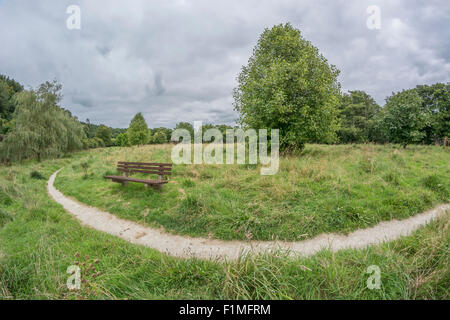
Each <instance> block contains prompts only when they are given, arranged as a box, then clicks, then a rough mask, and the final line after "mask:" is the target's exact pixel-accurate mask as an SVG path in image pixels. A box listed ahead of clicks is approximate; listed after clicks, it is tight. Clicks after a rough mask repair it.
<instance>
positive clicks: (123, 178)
mask: <svg viewBox="0 0 450 320" xmlns="http://www.w3.org/2000/svg"><path fill="white" fill-rule="evenodd" d="M105 178H106V179H111V180H118V181H131V182H140V183H146V184H164V183H167V182H168V181H164V180H145V179H136V178H131V177H124V176H105Z"/></svg>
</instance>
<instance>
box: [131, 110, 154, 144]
mask: <svg viewBox="0 0 450 320" xmlns="http://www.w3.org/2000/svg"><path fill="white" fill-rule="evenodd" d="M127 136H128V143H129V144H130V145H132V146H134V145H143V144H146V143H148V142H149V140H150V131H149V130H148V126H147V123H146V122H145V119H144V116H143V115H142V113H140V112H139V113H137V114H136V115H135V116H134V118H133V119H132V120H131V122H130V126H129V128H128V130H127Z"/></svg>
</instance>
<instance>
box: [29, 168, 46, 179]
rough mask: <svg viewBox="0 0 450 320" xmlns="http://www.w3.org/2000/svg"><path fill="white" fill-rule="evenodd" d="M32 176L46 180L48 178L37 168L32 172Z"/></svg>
mask: <svg viewBox="0 0 450 320" xmlns="http://www.w3.org/2000/svg"><path fill="white" fill-rule="evenodd" d="M30 178H31V179H37V180H45V179H46V178H45V177H44V176H43V175H42V174H41V173H40V172H39V171H36V170H34V171H32V172H31V173H30Z"/></svg>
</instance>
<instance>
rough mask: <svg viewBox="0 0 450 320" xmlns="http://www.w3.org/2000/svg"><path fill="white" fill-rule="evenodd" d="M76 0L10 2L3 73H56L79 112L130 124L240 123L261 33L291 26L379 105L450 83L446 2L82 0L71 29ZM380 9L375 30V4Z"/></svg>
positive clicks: (0, 10)
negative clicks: (243, 78)
mask: <svg viewBox="0 0 450 320" xmlns="http://www.w3.org/2000/svg"><path fill="white" fill-rule="evenodd" d="M70 4H74V1H72V0H63V1H56V0H42V1H39V2H37V1H33V2H30V1H25V0H17V1H1V0H0V28H1V30H3V31H2V33H0V41H1V43H7V44H8V45H7V46H3V47H2V48H1V49H0V73H4V74H7V75H9V76H12V77H14V78H15V79H17V80H18V81H20V82H22V83H24V84H25V85H31V86H36V85H38V84H39V83H41V82H43V81H45V80H49V79H53V78H55V77H56V78H57V79H58V80H59V81H60V82H61V83H62V84H63V90H64V92H63V93H64V100H63V105H64V106H65V107H67V108H68V109H70V110H71V111H72V113H73V114H75V115H77V116H78V117H79V118H80V119H86V118H89V119H90V120H91V121H92V122H93V123H105V124H108V125H110V126H115V127H126V126H128V124H129V121H130V120H131V118H132V117H133V115H134V114H135V113H136V112H142V113H143V114H144V116H145V117H146V119H147V121H148V123H149V125H150V126H151V127H159V126H169V127H173V126H174V125H175V124H176V122H179V121H194V120H202V121H204V122H217V123H227V124H231V125H232V124H233V123H234V122H235V121H236V119H237V118H238V115H237V114H236V112H235V111H234V110H233V106H232V102H233V99H232V95H231V92H232V89H233V88H234V87H235V86H236V76H237V75H238V73H239V71H240V69H241V66H242V65H244V64H246V63H247V61H248V58H249V56H250V55H251V53H252V48H253V46H254V45H255V44H256V42H257V40H258V36H259V35H260V33H261V32H262V31H263V30H264V28H266V27H271V26H272V25H274V24H279V23H283V22H291V23H292V25H294V26H295V27H298V28H299V29H301V30H302V33H303V35H304V37H305V38H306V39H308V40H310V41H311V42H312V43H313V44H314V45H315V46H317V47H318V48H319V49H320V51H321V52H322V53H323V54H324V56H325V57H326V58H327V59H328V60H329V62H330V63H332V64H335V65H336V66H337V67H338V68H339V69H340V70H341V76H340V81H341V83H342V89H343V90H344V91H346V90H355V89H361V90H366V91H367V92H368V93H369V94H371V95H372V96H374V98H376V100H377V101H378V102H379V103H383V101H384V98H385V97H386V96H388V95H389V94H391V92H392V91H398V90H400V89H403V88H408V87H414V86H415V85H417V84H422V83H433V82H438V81H441V82H447V81H449V75H450V54H449V52H450V34H449V32H450V6H449V4H448V1H444V0H442V1H441V0H436V1H428V2H423V1H419V0H414V1H410V0H403V1H395V2H394V1H388V0H379V1H372V0H371V1H368V0H361V1H359V0H358V1H357V0H355V1H347V0H338V1H333V2H330V1H325V0H317V1H306V0H305V1H297V0H296V1H294V0H286V1H256V0H250V1H245V2H244V1H217V2H211V1H208V0H196V1H191V0H168V1H156V0H155V1H146V0H130V1H127V2H126V3H125V2H123V1H119V0H115V1H106V0H98V1H88V0H80V1H75V4H78V5H80V7H81V19H82V24H81V30H79V31H76V30H68V29H67V28H66V27H65V21H66V18H67V14H66V13H65V11H66V8H67V6H68V5H70ZM372 4H376V5H378V6H379V7H380V8H381V18H382V28H381V30H368V29H367V27H366V19H367V14H366V8H367V7H368V6H369V5H372Z"/></svg>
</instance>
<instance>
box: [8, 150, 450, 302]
mask: <svg viewBox="0 0 450 320" xmlns="http://www.w3.org/2000/svg"><path fill="white" fill-rule="evenodd" d="M317 148H321V147H317ZM116 152H117V150H94V151H91V152H89V153H85V152H83V153H79V154H76V155H73V156H72V157H70V158H66V159H60V160H52V161H45V162H43V163H41V164H37V163H34V162H27V163H22V164H20V165H14V166H11V167H0V212H2V214H5V215H6V216H8V218H6V219H4V220H1V221H2V223H0V299H11V298H16V299H44V298H46V299H92V298H96V299H125V298H130V299H145V298H150V299H269V298H272V299H448V298H449V296H448V292H449V283H450V273H449V270H450V268H449V261H450V259H449V249H450V246H449V244H450V241H449V233H448V226H449V224H450V220H449V215H448V214H447V215H446V216H445V217H443V218H441V219H439V220H438V221H435V222H433V223H431V224H430V225H428V226H427V227H424V228H421V229H420V230H419V231H417V232H415V233H414V234H413V235H411V236H409V237H405V238H402V239H400V240H397V241H394V242H390V243H388V244H383V245H379V246H374V247H371V248H369V249H365V250H345V251H341V252H339V253H335V254H333V253H330V252H327V251H323V252H320V253H319V254H317V255H315V256H313V257H310V258H307V259H304V258H288V257H286V256H283V255H282V254H278V255H271V256H256V257H242V259H240V260H239V261H235V262H228V263H214V262H209V261H201V260H197V259H178V258H172V257H169V256H167V255H165V254H162V253H159V252H157V251H155V250H152V249H148V248H144V247H141V246H136V245H132V244H130V243H127V242H126V241H123V240H121V239H119V238H116V237H113V236H110V235H107V234H104V233H101V232H98V231H95V230H92V229H90V228H87V227H82V226H81V225H80V224H79V223H78V221H76V220H75V219H74V218H72V217H71V216H70V215H69V214H67V213H66V212H65V211H64V210H63V208H62V207H61V206H60V205H58V204H57V203H55V202H54V201H52V200H51V199H50V198H49V196H48V195H47V193H46V180H42V179H33V178H31V176H30V174H31V172H33V171H37V172H39V173H41V174H42V175H43V176H44V177H47V178H48V177H49V176H50V174H51V173H52V172H54V171H55V170H56V169H58V168H60V167H62V166H66V167H68V168H70V167H71V166H72V165H73V164H75V165H76V164H77V163H81V162H85V161H86V159H88V160H87V161H91V163H92V164H94V163H95V161H96V160H95V159H96V158H97V157H100V156H104V157H106V158H108V157H113V155H114V154H115V153H116ZM417 152H419V153H421V154H422V152H420V149H419V150H418V151H417ZM425 153H426V152H423V154H425ZM91 157H92V158H91ZM90 158H91V159H90ZM111 160H113V158H111ZM140 160H143V159H140ZM114 161H115V160H114ZM430 166H437V167H438V166H439V160H438V161H437V162H436V163H433V164H431V165H430ZM93 167H94V166H93V165H92V166H90V169H89V170H92V168H93ZM200 172H201V171H200ZM82 174H83V173H82ZM90 174H91V171H90V172H89V173H88V176H89V175H90ZM89 179H91V178H86V181H89ZM185 179H187V178H180V181H184V180H185ZM190 180H192V181H193V182H194V183H195V184H196V185H197V184H198V180H197V179H195V178H190ZM83 181H84V180H83V179H82V178H81V177H80V178H79V180H77V182H80V183H82V182H83ZM184 183H185V184H187V185H188V186H189V185H190V187H192V185H191V182H184ZM424 183H425V184H427V185H428V187H427V188H430V187H431V188H437V189H438V190H441V187H439V186H438V185H439V184H440V183H437V184H436V183H435V181H434V178H428V179H426V180H424ZM180 184H181V182H180ZM117 187H118V186H117ZM186 188H187V187H186ZM136 189H137V187H136ZM438 192H441V191H438ZM125 194H127V193H125ZM124 201H125V200H124ZM128 201H129V200H128ZM190 201H192V200H189V202H190ZM189 202H188V201H186V204H185V205H188V204H187V203H189ZM191 205H192V204H191ZM2 217H3V216H2ZM2 219H3V218H2ZM95 259H98V263H94V265H95V267H96V271H98V272H101V274H100V275H99V276H97V277H95V278H92V277H90V278H87V281H86V282H85V283H83V285H82V290H81V291H79V292H69V291H68V289H67V287H66V280H67V278H68V276H69V275H68V274H66V270H67V267H68V266H69V265H72V264H74V263H76V262H78V263H79V265H81V267H82V269H83V271H86V270H85V269H86V268H85V267H84V266H83V263H87V264H89V263H93V262H94V260H95ZM370 265H378V266H379V267H380V269H381V283H382V286H381V289H380V290H369V289H368V288H367V287H366V280H367V278H368V276H369V275H368V274H366V270H367V267H369V266H370Z"/></svg>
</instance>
